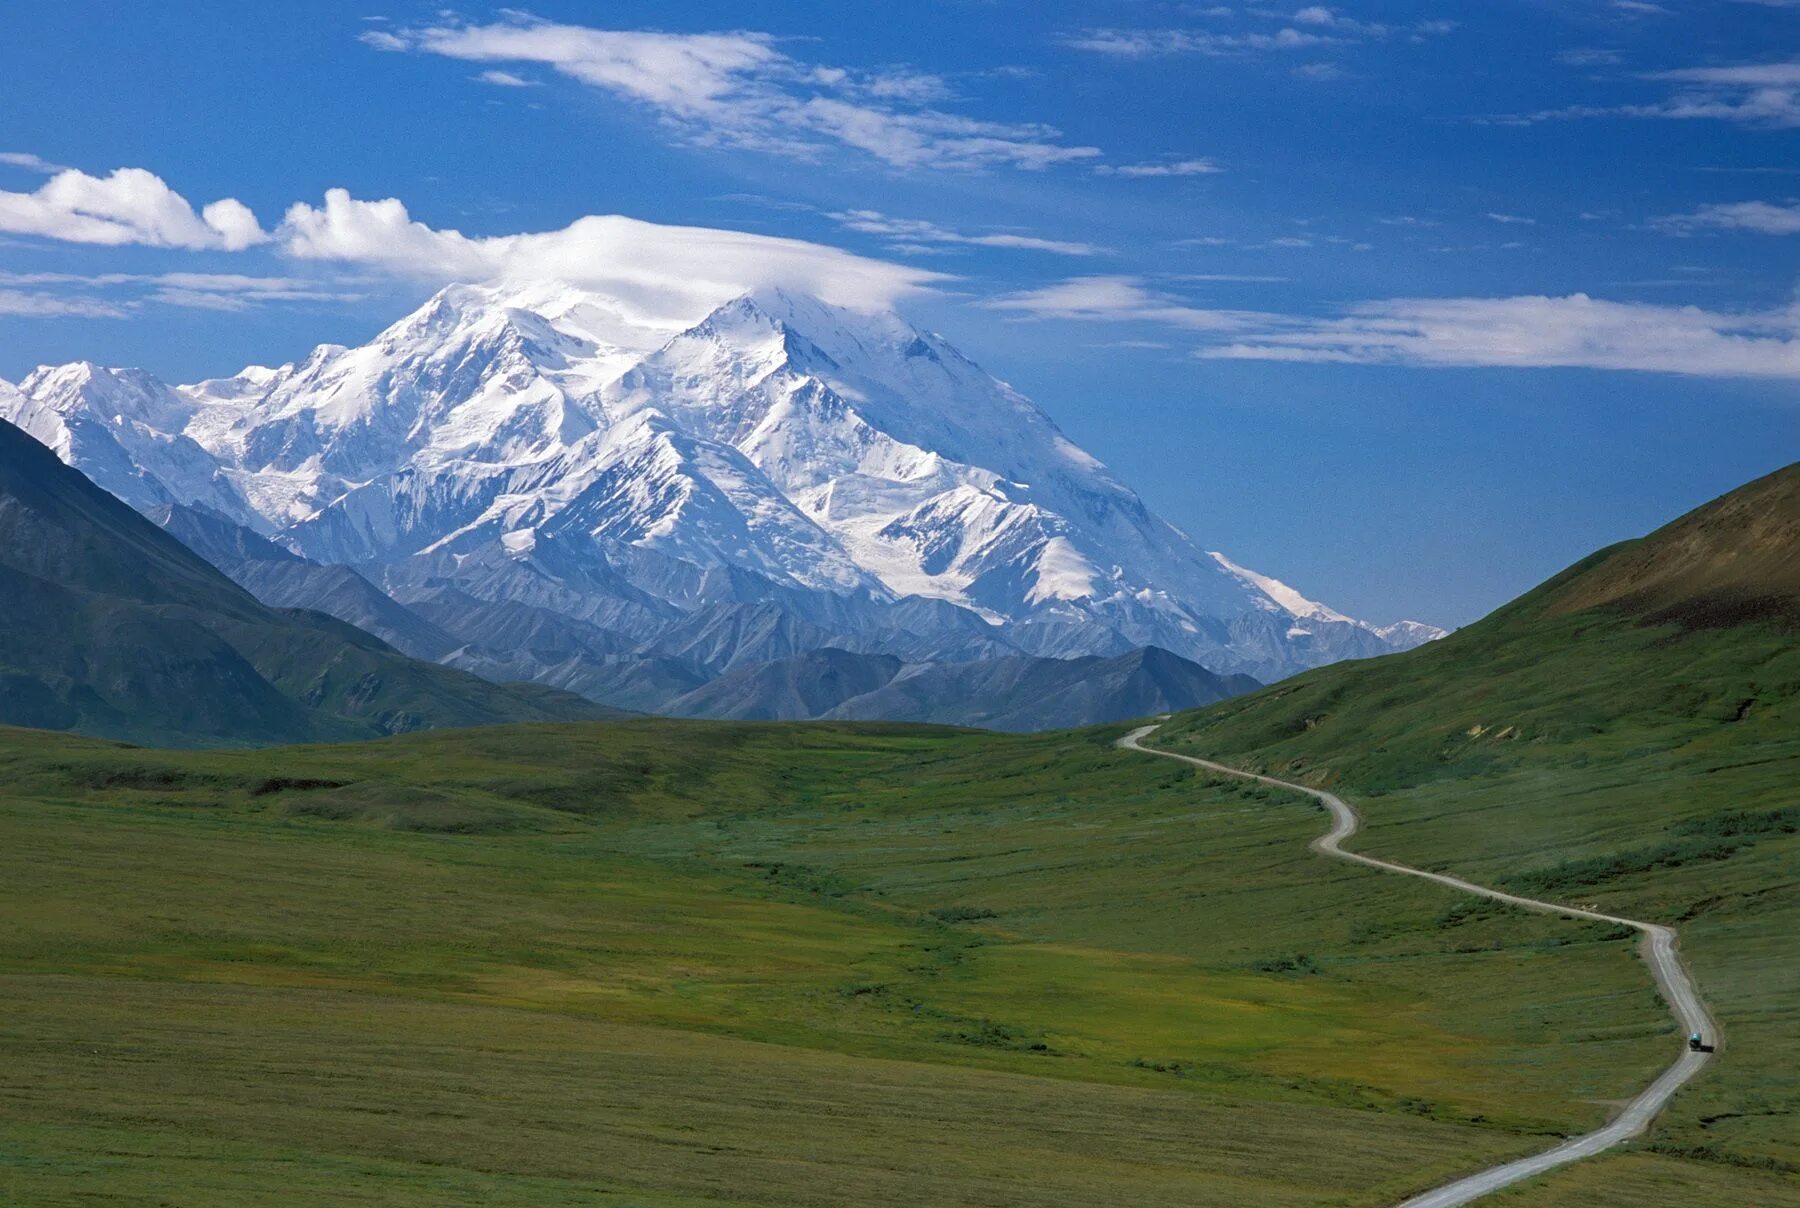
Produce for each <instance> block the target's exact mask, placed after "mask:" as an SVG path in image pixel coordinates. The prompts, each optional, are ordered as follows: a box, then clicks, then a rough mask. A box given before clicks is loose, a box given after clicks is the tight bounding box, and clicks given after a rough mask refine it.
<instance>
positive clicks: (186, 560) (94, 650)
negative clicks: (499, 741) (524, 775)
mask: <svg viewBox="0 0 1800 1208" xmlns="http://www.w3.org/2000/svg"><path fill="white" fill-rule="evenodd" d="M617 715H618V710H612V709H606V708H603V707H601V706H598V705H594V704H592V703H591V702H589V701H585V700H583V699H581V698H580V697H577V696H574V695H572V694H570V693H566V692H558V691H555V690H553V689H549V688H544V687H541V686H538V685H499V684H490V683H488V682H486V681H485V680H481V679H477V678H476V677H475V676H472V675H469V674H467V673H464V672H460V671H454V670H452V669H450V668H448V667H440V666H438V665H436V664H434V663H426V662H420V661H418V660H416V659H410V658H407V657H406V656H404V655H402V654H400V653H399V652H398V651H396V650H394V649H392V648H391V647H389V646H388V645H386V644H385V643H383V642H381V641H379V640H378V639H376V638H373V637H371V636H370V635H369V634H367V633H364V632H363V631H361V630H359V629H356V628H354V627H352V626H350V625H346V624H344V623H343V622H341V621H335V620H332V619H331V618H330V617H326V616H324V615H322V614H319V613H311V612H296V611H286V610H277V609H271V608H267V607H264V606H263V605H262V604H260V603H258V602H257V601H256V599H255V598H254V597H252V596H251V595H250V594H249V593H248V592H245V591H244V590H243V589H241V588H239V587H238V586H237V585H236V584H234V583H233V582H232V581H231V580H229V579H227V578H226V577H225V576H224V575H222V574H220V573H219V572H218V571H217V570H215V569H214V568H213V567H212V566H210V565H209V564H207V563H206V562H204V561H203V560H201V559H200V558H199V557H198V556H196V555H195V554H193V553H192V552H191V551H189V550H188V549H187V548H186V547H185V546H183V545H182V544H181V543H180V542H178V541H176V540H175V539H174V538H173V537H170V536H169V535H168V534H166V533H164V532H163V531H162V530H160V529H159V528H157V527H156V526H155V525H154V524H152V523H150V522H149V521H148V520H146V519H145V518H144V517H142V516H140V515H138V514H137V513H136V512H134V511H133V510H132V509H131V508H129V507H127V506H126V505H125V504H123V503H121V502H119V501H118V500H117V499H115V498H113V497H112V496H111V495H109V494H107V493H106V492H105V491H103V490H101V489H100V488H98V487H96V486H95V485H94V484H93V483H91V482H89V481H88V480H87V479H86V478H85V477H83V476H82V475H81V474H80V473H79V472H77V471H75V470H72V469H70V468H69V467H67V466H65V465H63V464H62V463H61V462H60V461H58V460H57V459H56V457H55V455H54V454H52V453H51V452H50V451H49V450H48V449H46V448H44V447H43V446H42V445H40V444H38V443H37V442H36V441H35V440H33V439H31V437H29V436H27V435H25V434H24V433H23V432H21V431H19V429H17V428H15V427H13V426H12V425H11V424H7V423H3V422H0V722H10V723H13V724H18V725H30V726H38V727H42V728H46V729H70V730H78V731H82V732H84V733H90V734H99V735H105V736H108V737H114V738H126V739H131V740H134V741H140V742H156V743H167V744H172V745H212V744H221V743H238V744H243V743H268V742H284V741H285V742H293V741H301V740H306V739H322V740H330V739H352V738H368V737H374V736H376V735H380V734H388V733H395V732H399V731H404V730H411V729H421V728H426V727H431V726H446V725H451V726H454V725H462V726H468V725H480V724H487V723H493V722H504V721H549V720H558V719H569V718H580V717H609V716H617Z"/></svg>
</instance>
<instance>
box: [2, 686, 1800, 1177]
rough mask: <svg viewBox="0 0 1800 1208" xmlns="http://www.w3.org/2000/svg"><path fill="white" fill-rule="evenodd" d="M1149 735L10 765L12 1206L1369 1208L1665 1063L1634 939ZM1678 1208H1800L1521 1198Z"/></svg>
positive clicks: (749, 733) (28, 740)
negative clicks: (1150, 745)
mask: <svg viewBox="0 0 1800 1208" xmlns="http://www.w3.org/2000/svg"><path fill="white" fill-rule="evenodd" d="M1117 733H1118V728H1113V729H1105V730H1097V731H1092V732H1076V733H1074V734H1059V735H1046V736H1001V735H993V734H981V733H974V732H957V731H945V730H930V729H923V728H914V727H903V726H880V725H866V726H861V725H859V726H850V725H841V726H831V725H817V726H804V727H780V726H752V725H723V724H706V723H673V722H661V721H644V722H630V723H607V724H595V725H564V726H532V727H512V728H504V729H494V730H482V731H465V732H460V733H458V732H440V733H434V734H425V735H416V736H411V737H407V738H403V739H394V740H387V741H382V742H376V743H366V744H359V745H354V746H344V747H315V748H288V749H282V750H273V751H261V752H230V753H226V752H205V753H195V752H187V753H173V752H158V751H146V750H140V749H136V748H128V747H121V746H116V745H112V744H107V743H101V742H94V741H89V740H83V739H73V738H68V737H64V736H55V735H47V734H40V733H35V732H29V731H4V732H0V780H3V781H4V783H6V784H7V785H8V786H9V788H8V791H7V793H6V795H5V796H4V797H3V798H0V910H3V911H4V914H5V917H6V918H7V919H8V923H9V926H8V928H7V929H6V930H5V931H4V933H0V1198H3V1199H6V1200H8V1201H11V1202H21V1203H64V1202H76V1201H79V1202H94V1201H100V1202H108V1201H110V1202H118V1203H163V1202H179V1203H183V1204H205V1203H217V1204H254V1203H276V1202H280V1203H293V1202H308V1201H313V1202H320V1201H326V1200H329V1201H331V1202H335V1203H383V1204H390V1203H418V1204H452V1203H469V1204H476V1203H480V1204H513V1203H516V1204H547V1203H548V1204H554V1203H617V1204H644V1205H663V1204H667V1205H676V1204H698V1203H716V1202H733V1203H746V1204H756V1203H762V1204H835V1203H845V1202H864V1203H944V1204H995V1205H999V1204H1009V1203H1017V1202H1020V1201H1021V1200H1029V1201H1030V1202H1033V1203H1044V1204H1095V1205H1099V1204H1113V1203H1120V1202H1131V1203H1143V1204H1161V1203H1167V1204H1219V1205H1225V1204H1242V1203H1246V1202H1254V1203H1258V1204H1270V1205H1290V1204H1291V1205H1326V1204H1331V1205H1368V1206H1371V1208H1373V1206H1375V1205H1382V1204H1389V1203H1392V1202H1394V1201H1395V1200H1397V1199H1399V1198H1402V1197H1403V1196H1404V1195H1405V1194H1407V1193H1410V1192H1413V1191H1417V1190H1421V1189H1423V1188H1425V1187H1427V1186H1430V1185H1433V1184H1435V1183H1438V1182H1442V1181H1444V1180H1445V1179H1446V1178H1447V1177H1449V1176H1451V1175H1453V1174H1456V1173H1460V1172H1463V1171H1467V1170H1470V1169H1473V1168H1475V1167H1478V1166H1481V1165H1485V1164H1488V1163H1491V1162H1494V1161H1497V1160H1500V1159H1503V1158H1505V1157H1508V1156H1513V1155H1517V1154H1521V1153H1525V1152H1530V1151H1532V1150H1535V1149H1538V1148H1542V1146H1543V1144H1544V1140H1545V1138H1546V1137H1547V1136H1549V1135H1551V1134H1555V1133H1564V1132H1570V1131H1576V1130H1580V1129H1585V1128H1589V1127H1592V1126H1593V1125H1594V1124H1596V1123H1598V1122H1599V1121H1601V1120H1602V1119H1604V1118H1605V1116H1606V1113H1607V1111H1608V1108H1609V1104H1611V1103H1612V1102H1614V1101H1616V1100H1618V1099H1620V1098H1622V1097H1625V1096H1626V1095H1628V1094H1630V1093H1632V1092H1633V1091H1634V1090H1635V1089H1636V1088H1637V1087H1639V1086H1641V1085H1642V1084H1643V1083H1644V1082H1645V1081H1646V1080H1647V1079H1648V1078H1649V1077H1650V1076H1651V1075H1652V1073H1653V1072H1654V1071H1655V1070H1656V1069H1657V1068H1658V1067H1659V1066H1660V1065H1661V1064H1662V1062H1663V1061H1664V1060H1665V1059H1666V1055H1667V1052H1668V1049H1669V1047H1670V1044H1671V1042H1672V1040H1673V1035H1672V1032H1671V1030H1670V1025H1669V1023H1668V1021H1667V1017H1666V1015H1665V1014H1664V1013H1663V1011H1662V1009H1661V1008H1660V1006H1659V1004H1658V1003H1657V1001H1656V998H1655V996H1654V994H1653V992H1652V991H1651V989H1650V986H1649V983H1648V980H1647V978H1646V977H1645V976H1644V973H1643V970H1642V968H1641V967H1640V966H1639V965H1638V964H1637V962H1636V960H1635V959H1634V957H1633V955H1632V944H1631V942H1630V939H1629V937H1628V936H1624V935H1619V934H1615V933H1613V932H1612V931H1611V930H1609V929H1608V928H1605V927H1602V926H1596V925H1578V924H1573V923H1569V922H1566V921H1562V920H1558V919H1552V918H1542V917H1537V916H1529V915H1524V914H1520V913H1515V912H1511V911H1506V910H1502V909H1484V908H1482V907H1480V906H1479V905H1472V904H1471V903H1469V902H1468V901H1466V900H1464V899H1462V898H1461V897H1460V895H1457V894H1455V893H1453V892H1451V891H1448V890H1443V889H1440V888H1439V887H1436V886H1432V885H1429V884H1425V883H1408V882H1406V881H1405V880H1403V879H1401V878H1396V877H1387V876H1382V875H1380V874H1378V873H1375V872H1373V871H1368V870H1362V869H1358V868H1355V867H1350V866H1339V865H1335V864H1332V863H1327V862H1325V861H1322V860H1320V859H1319V858H1318V857H1316V856H1314V855H1313V854H1312V853H1310V852H1308V851H1307V850H1306V843H1307V841H1308V840H1309V839H1311V838H1312V837H1313V836H1314V835H1316V834H1317V833H1318V832H1319V831H1320V830H1322V829H1323V826H1324V816H1323V814H1322V813H1320V812H1318V811H1316V810H1315V809H1313V808H1311V807H1310V806H1308V805H1307V804H1306V803H1304V802H1302V801H1299V800H1298V799H1295V798H1292V797H1290V796H1287V795H1285V794H1280V793H1275V792H1272V791H1269V790H1264V789H1260V788H1257V787H1254V786H1244V785H1241V784H1237V783H1229V782H1225V781H1223V780H1221V781H1217V782H1213V781H1209V780H1208V779H1206V778H1205V777H1204V776H1201V775H1197V774H1196V773H1195V772H1194V770H1192V769H1188V768H1181V767H1176V766H1172V765H1163V764H1162V763H1161V761H1153V760H1149V759H1145V758H1144V757H1142V756H1138V755H1132V754H1130V753H1126V752H1117V751H1113V750H1112V749H1111V748H1110V743H1111V741H1112V740H1113V739H1114V738H1115V737H1116V736H1117ZM1699 942H1701V941H1699V940H1698V939H1697V940H1696V944H1698V943H1699ZM1696 960H1697V963H1699V964H1700V965H1701V968H1702V976H1703V977H1704V976H1705V972H1706V967H1705V963H1704V959H1703V958H1702V957H1699V956H1696ZM1734 1039H1735V1037H1734ZM1746 1039H1747V1038H1746ZM1597 1171H1616V1172H1617V1175H1616V1181H1614V1180H1612V1179H1606V1178H1602V1177H1601V1176H1599V1175H1596V1174H1595V1172H1597ZM1597 1178H1598V1179H1600V1180H1601V1181H1599V1182H1596V1181H1595V1180H1596V1179H1597ZM1784 1180H1785V1181H1784ZM1649 1186H1668V1187H1682V1188H1688V1189H1691V1194H1690V1195H1689V1196H1688V1198H1686V1199H1684V1200H1682V1201H1681V1202H1684V1203H1689V1202H1691V1203H1701V1204H1704V1203H1709V1202H1716V1203H1720V1204H1726V1203H1744V1202H1756V1203H1764V1204H1783V1203H1795V1204H1800V1195H1791V1194H1790V1192H1789V1189H1790V1187H1791V1179H1790V1178H1786V1176H1784V1175H1783V1174H1782V1173H1780V1172H1769V1171H1758V1170H1752V1169H1746V1168H1743V1167H1733V1166H1729V1165H1725V1164H1722V1163H1717V1162H1708V1161H1697V1160H1694V1159H1693V1157H1692V1156H1691V1155H1690V1156H1686V1157H1683V1156H1679V1155H1674V1154H1653V1153H1649V1152H1630V1153H1627V1154H1625V1155H1623V1156H1620V1157H1617V1158H1609V1159H1604V1160H1603V1161H1602V1162H1599V1163H1595V1164H1593V1166H1591V1167H1583V1168H1577V1169H1575V1170H1571V1171H1569V1172H1565V1173H1564V1174H1562V1175H1558V1176H1556V1177H1555V1178H1553V1179H1552V1180H1550V1181H1549V1182H1548V1183H1547V1184H1546V1185H1544V1186H1543V1187H1540V1188H1535V1189H1531V1190H1530V1191H1529V1193H1526V1192H1520V1193H1518V1195H1517V1196H1516V1197H1515V1198H1517V1199H1518V1202H1521V1203H1567V1204H1575V1203H1583V1204H1586V1203H1610V1202H1613V1201H1612V1200H1608V1199H1606V1198H1604V1197H1605V1196H1607V1195H1613V1196H1615V1197H1616V1198H1617V1202H1619V1203H1621V1204H1622V1203H1625V1202H1626V1198H1627V1197H1626V1194H1625V1189H1628V1188H1634V1187H1635V1188H1642V1187H1649ZM1783 1196H1787V1197H1788V1198H1786V1199H1784V1198H1782V1197H1783ZM1631 1202H1632V1203H1634V1204H1641V1203H1645V1202H1655V1197H1654V1196H1648V1195H1645V1194H1643V1193H1641V1192H1640V1193H1639V1194H1637V1196H1636V1198H1635V1199H1632V1200H1631Z"/></svg>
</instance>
